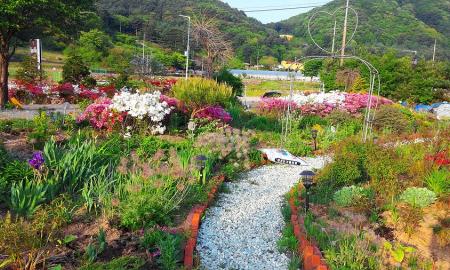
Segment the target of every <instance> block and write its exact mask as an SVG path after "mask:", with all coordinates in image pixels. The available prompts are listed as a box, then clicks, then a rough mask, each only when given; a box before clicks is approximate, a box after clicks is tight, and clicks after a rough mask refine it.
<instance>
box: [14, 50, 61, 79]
mask: <svg viewBox="0 0 450 270" xmlns="http://www.w3.org/2000/svg"><path fill="white" fill-rule="evenodd" d="M27 54H29V50H28V49H26V48H17V51H16V53H15V55H14V57H13V58H12V61H11V63H10V65H9V73H10V75H11V77H12V79H15V76H16V73H17V70H18V69H19V68H20V62H21V61H22V60H23V59H24V57H25V56H26V55H27ZM64 57H65V56H64V55H63V54H62V52H55V51H46V50H44V51H43V52H42V62H43V67H44V71H45V73H46V74H47V77H48V79H50V80H51V81H53V82H59V81H60V80H61V79H62V74H61V73H62V66H63V61H64Z"/></svg>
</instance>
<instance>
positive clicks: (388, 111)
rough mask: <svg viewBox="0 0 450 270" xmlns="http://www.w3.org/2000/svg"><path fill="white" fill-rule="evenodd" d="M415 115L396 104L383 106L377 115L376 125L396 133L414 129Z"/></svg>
mask: <svg viewBox="0 0 450 270" xmlns="http://www.w3.org/2000/svg"><path fill="white" fill-rule="evenodd" d="M413 121H414V117H413V116H412V114H411V113H410V112H409V111H405V110H404V109H402V108H399V107H397V106H396V105H385V106H382V107H381V108H380V109H379V110H378V111H377V113H376V115H375V120H374V127H375V128H376V129H378V130H390V131H392V132H394V133H403V132H408V131H412V130H413V128H414V122H413Z"/></svg>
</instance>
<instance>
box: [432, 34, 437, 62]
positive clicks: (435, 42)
mask: <svg viewBox="0 0 450 270" xmlns="http://www.w3.org/2000/svg"><path fill="white" fill-rule="evenodd" d="M436 45H437V39H436V38H435V39H434V48H433V65H434V61H435V60H436Z"/></svg>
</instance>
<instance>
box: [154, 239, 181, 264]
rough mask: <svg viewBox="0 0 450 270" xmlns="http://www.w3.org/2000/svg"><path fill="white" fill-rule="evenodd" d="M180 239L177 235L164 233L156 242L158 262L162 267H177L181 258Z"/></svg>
mask: <svg viewBox="0 0 450 270" xmlns="http://www.w3.org/2000/svg"><path fill="white" fill-rule="evenodd" d="M181 240H182V238H181V237H180V236H179V235H173V234H166V236H165V237H164V238H162V239H160V240H159V241H158V243H157V246H158V248H159V250H160V251H161V256H160V257H159V258H158V263H159V264H160V265H161V266H162V269H167V270H176V269H179V265H178V262H179V261H180V260H181Z"/></svg>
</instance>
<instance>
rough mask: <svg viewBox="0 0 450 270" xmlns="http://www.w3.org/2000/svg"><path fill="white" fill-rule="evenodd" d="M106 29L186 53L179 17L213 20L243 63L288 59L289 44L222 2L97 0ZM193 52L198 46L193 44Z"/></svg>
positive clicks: (183, 27)
mask: <svg viewBox="0 0 450 270" xmlns="http://www.w3.org/2000/svg"><path fill="white" fill-rule="evenodd" d="M97 11H98V14H99V16H100V17H101V18H102V21H103V28H104V29H106V31H107V32H109V33H111V34H113V33H117V32H122V33H126V34H136V35H137V37H138V38H140V39H142V37H143V35H144V33H145V34H146V38H147V40H150V41H153V42H154V43H157V44H159V45H161V46H163V47H165V48H171V49H172V50H175V51H180V52H183V51H184V49H185V46H186V33H187V20H186V19H185V18H182V17H180V16H179V15H189V16H192V18H193V19H195V18H199V17H208V18H214V19H215V20H216V21H217V27H218V28H219V30H221V32H222V33H223V34H224V36H225V38H226V39H227V40H229V41H230V42H231V43H232V45H233V48H234V52H235V54H236V56H237V58H238V59H240V61H243V62H247V63H251V64H255V63H256V58H257V57H258V56H259V57H261V56H265V55H268V56H273V57H275V58H277V59H278V60H282V59H284V58H285V57H286V53H287V51H289V46H290V44H289V43H288V42H287V41H285V40H284V39H281V38H280V37H279V35H278V33H277V32H276V31H275V30H273V29H272V28H270V27H268V26H265V25H263V24H262V23H260V22H259V21H257V20H255V19H252V18H249V17H247V16H246V15H245V13H244V12H242V11H239V10H237V9H234V8H231V7H230V6H229V5H228V4H226V3H223V2H222V1H219V0H98V1H97ZM193 46H194V48H193V50H194V53H195V52H196V51H197V52H198V50H196V48H195V47H196V43H195V42H193Z"/></svg>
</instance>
